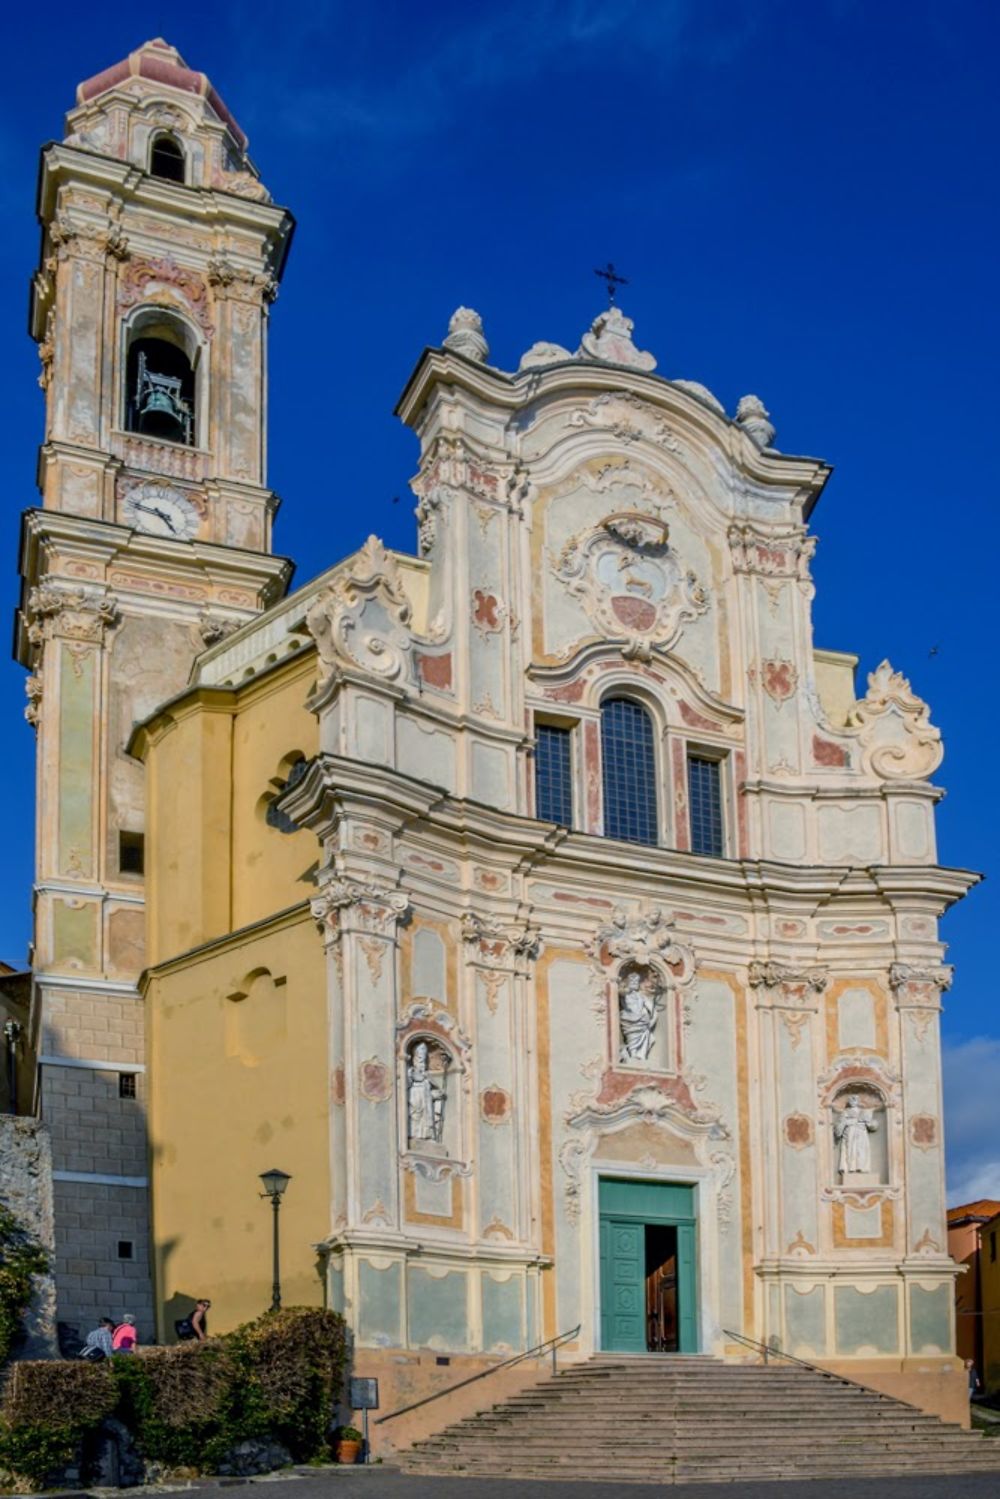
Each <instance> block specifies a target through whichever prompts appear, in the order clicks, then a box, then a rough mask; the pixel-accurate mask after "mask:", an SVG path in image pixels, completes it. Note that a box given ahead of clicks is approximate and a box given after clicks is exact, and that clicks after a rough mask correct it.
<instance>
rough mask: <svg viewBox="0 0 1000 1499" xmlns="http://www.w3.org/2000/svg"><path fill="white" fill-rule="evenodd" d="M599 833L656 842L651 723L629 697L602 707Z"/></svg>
mask: <svg viewBox="0 0 1000 1499" xmlns="http://www.w3.org/2000/svg"><path fill="white" fill-rule="evenodd" d="M601 761H602V764H603V768H604V833H605V837H607V838H623V839H624V840H625V841H626V842H627V843H656V842H658V838H657V819H656V751H655V749H654V745H653V721H652V719H651V718H650V716H649V714H648V713H647V712H646V710H645V708H643V707H642V705H641V704H640V703H637V702H634V701H633V699H632V698H628V697H609V698H605V700H604V702H603V704H602V705H601Z"/></svg>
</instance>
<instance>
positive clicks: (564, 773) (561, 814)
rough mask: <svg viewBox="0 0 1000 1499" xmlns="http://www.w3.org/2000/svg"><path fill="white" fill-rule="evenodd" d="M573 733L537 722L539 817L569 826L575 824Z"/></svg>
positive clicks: (536, 776) (536, 772) (536, 769)
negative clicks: (571, 735)
mask: <svg viewBox="0 0 1000 1499" xmlns="http://www.w3.org/2000/svg"><path fill="white" fill-rule="evenodd" d="M570 733H571V730H569V729H561V728H557V727H556V725H555V724H548V723H540V724H536V725H535V816H536V817H540V818H541V819H542V821H543V822H558V823H559V824H561V826H563V827H566V828H569V827H572V826H573V756H572V742H571V739H570Z"/></svg>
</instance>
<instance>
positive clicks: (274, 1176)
mask: <svg viewBox="0 0 1000 1499" xmlns="http://www.w3.org/2000/svg"><path fill="white" fill-rule="evenodd" d="M260 1179H261V1181H262V1182H263V1183H264V1195H265V1197H280V1196H281V1194H282V1193H283V1192H284V1190H285V1188H286V1187H287V1186H288V1183H289V1182H290V1181H291V1179H292V1178H291V1177H290V1176H289V1174H288V1172H287V1171H262V1172H261V1173H260Z"/></svg>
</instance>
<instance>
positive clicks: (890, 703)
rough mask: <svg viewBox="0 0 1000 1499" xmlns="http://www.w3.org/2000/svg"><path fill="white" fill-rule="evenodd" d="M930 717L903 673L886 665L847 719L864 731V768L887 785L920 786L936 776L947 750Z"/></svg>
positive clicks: (875, 674)
mask: <svg viewBox="0 0 1000 1499" xmlns="http://www.w3.org/2000/svg"><path fill="white" fill-rule="evenodd" d="M930 711H931V710H930V708H929V707H928V705H927V704H926V703H925V702H924V701H923V699H922V698H919V697H917V695H916V693H915V692H914V691H913V689H912V688H911V687H910V684H909V682H908V681H907V679H906V678H905V677H904V676H903V675H902V673H901V672H898V671H893V669H892V667H891V666H890V665H889V662H888V661H883V662H882V664H881V665H880V666H878V667H877V668H876V669H875V671H873V672H872V673H871V674H870V675H869V677H868V691H867V693H866V694H865V696H864V697H863V698H861V699H859V701H858V702H856V703H855V704H854V707H853V708H852V709H851V711H850V714H849V716H848V725H849V726H850V727H851V728H854V729H857V730H859V734H858V739H859V740H860V743H861V748H862V764H863V766H864V768H865V769H866V770H867V771H868V772H869V773H870V774H872V775H876V776H881V777H884V778H885V779H887V780H896V779H906V780H911V781H921V780H925V779H926V777H927V776H930V775H933V774H934V772H935V770H937V768H938V766H939V765H940V764H941V761H942V759H943V758H944V746H943V745H942V743H941V731H940V729H936V728H935V727H934V725H933V724H932V723H931V721H930Z"/></svg>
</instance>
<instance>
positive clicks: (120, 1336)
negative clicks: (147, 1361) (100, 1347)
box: [111, 1316, 139, 1353]
mask: <svg viewBox="0 0 1000 1499" xmlns="http://www.w3.org/2000/svg"><path fill="white" fill-rule="evenodd" d="M138 1341H139V1339H138V1337H137V1335H136V1330H135V1318H134V1317H129V1316H124V1317H123V1318H122V1320H121V1321H120V1322H119V1324H118V1326H117V1327H116V1328H115V1330H114V1334H113V1336H112V1338H111V1351H112V1353H134V1352H135V1348H136V1344H137V1343H138Z"/></svg>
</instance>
